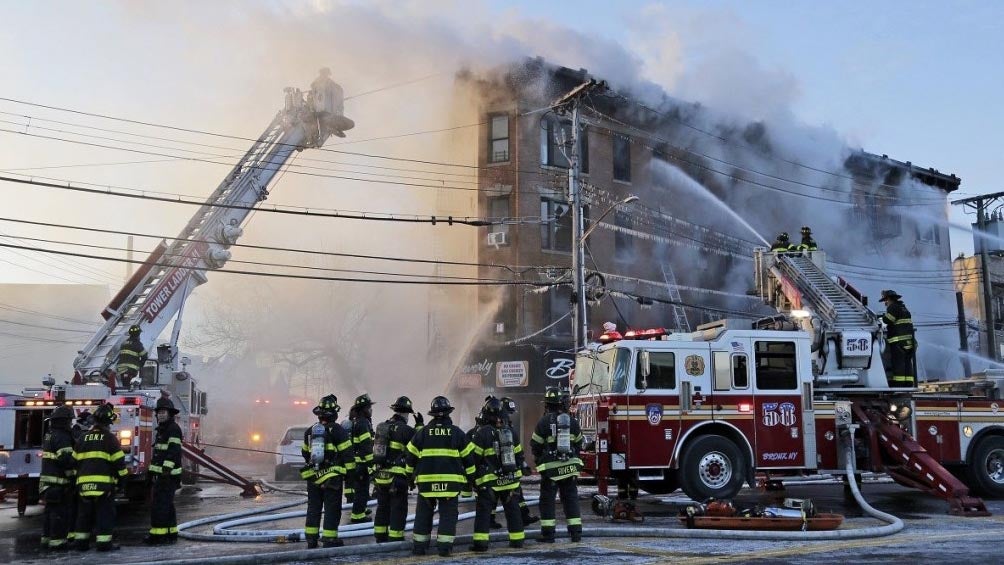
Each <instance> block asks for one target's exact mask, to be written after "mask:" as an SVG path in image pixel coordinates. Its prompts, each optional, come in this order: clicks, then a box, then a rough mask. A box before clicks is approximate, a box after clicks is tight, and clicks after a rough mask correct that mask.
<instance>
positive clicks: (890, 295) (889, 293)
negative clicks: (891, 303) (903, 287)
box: [879, 290, 903, 302]
mask: <svg viewBox="0 0 1004 565" xmlns="http://www.w3.org/2000/svg"><path fill="white" fill-rule="evenodd" d="M900 298H903V297H902V296H900V295H899V294H897V293H896V291H895V290H883V291H882V294H881V297H880V298H879V302H885V301H886V300H899V299H900Z"/></svg>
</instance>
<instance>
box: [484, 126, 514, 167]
mask: <svg viewBox="0 0 1004 565" xmlns="http://www.w3.org/2000/svg"><path fill="white" fill-rule="evenodd" d="M508 160H509V116H508V115H506V114H498V115H494V116H489V117H488V162H489V163H504V162H506V161H508Z"/></svg>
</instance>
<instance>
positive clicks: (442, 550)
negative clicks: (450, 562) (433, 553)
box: [436, 543, 453, 557]
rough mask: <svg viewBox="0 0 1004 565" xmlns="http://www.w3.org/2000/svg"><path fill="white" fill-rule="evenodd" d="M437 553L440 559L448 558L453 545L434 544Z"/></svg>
mask: <svg viewBox="0 0 1004 565" xmlns="http://www.w3.org/2000/svg"><path fill="white" fill-rule="evenodd" d="M436 549H437V553H438V554H439V556H440V557H449V556H450V552H451V551H452V550H453V545H451V544H448V543H439V544H436Z"/></svg>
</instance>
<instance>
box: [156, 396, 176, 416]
mask: <svg viewBox="0 0 1004 565" xmlns="http://www.w3.org/2000/svg"><path fill="white" fill-rule="evenodd" d="M161 410H167V411H168V412H169V413H170V414H171V415H172V416H174V415H175V414H177V413H178V412H179V410H178V409H177V408H175V407H174V403H173V402H171V399H170V398H158V399H157V408H155V409H154V412H160V411H161Z"/></svg>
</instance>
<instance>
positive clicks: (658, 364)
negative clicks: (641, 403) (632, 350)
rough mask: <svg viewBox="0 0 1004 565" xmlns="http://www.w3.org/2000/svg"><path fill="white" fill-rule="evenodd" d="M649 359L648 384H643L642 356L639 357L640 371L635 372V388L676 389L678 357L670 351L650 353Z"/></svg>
mask: <svg viewBox="0 0 1004 565" xmlns="http://www.w3.org/2000/svg"><path fill="white" fill-rule="evenodd" d="M648 359H649V360H648V369H649V372H648V378H647V379H645V380H646V381H647V382H646V383H642V375H641V355H639V356H638V370H637V371H636V372H635V380H634V386H635V388H637V389H639V390H641V389H645V388H647V389H653V388H654V389H667V390H668V389H674V388H676V355H675V354H673V353H671V352H669V351H650V352H649V353H648ZM646 384H647V385H648V386H647V387H646V386H645V385H646Z"/></svg>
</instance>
